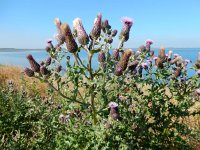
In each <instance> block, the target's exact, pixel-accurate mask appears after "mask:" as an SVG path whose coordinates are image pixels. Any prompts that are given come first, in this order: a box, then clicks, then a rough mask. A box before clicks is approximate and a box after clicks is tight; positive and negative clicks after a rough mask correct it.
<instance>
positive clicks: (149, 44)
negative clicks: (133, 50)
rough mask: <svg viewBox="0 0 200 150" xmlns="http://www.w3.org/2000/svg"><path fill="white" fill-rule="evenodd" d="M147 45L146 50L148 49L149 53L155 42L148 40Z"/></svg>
mask: <svg viewBox="0 0 200 150" xmlns="http://www.w3.org/2000/svg"><path fill="white" fill-rule="evenodd" d="M145 43H146V49H147V51H150V49H151V45H152V44H153V41H152V40H150V39H148V40H146V42H145Z"/></svg>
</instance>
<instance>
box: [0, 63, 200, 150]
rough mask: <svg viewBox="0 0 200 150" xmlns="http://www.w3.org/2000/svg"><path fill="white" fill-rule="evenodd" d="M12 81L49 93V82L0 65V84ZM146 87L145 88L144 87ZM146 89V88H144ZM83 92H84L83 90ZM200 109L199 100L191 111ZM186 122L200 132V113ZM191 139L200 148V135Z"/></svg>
mask: <svg viewBox="0 0 200 150" xmlns="http://www.w3.org/2000/svg"><path fill="white" fill-rule="evenodd" d="M10 81H12V82H13V83H14V84H15V86H16V87H17V88H18V89H19V88H22V85H24V86H25V87H26V90H27V92H28V93H29V94H30V95H32V94H33V93H34V92H37V93H39V94H40V95H41V96H46V95H47V90H46V89H47V87H48V86H47V84H45V83H41V82H40V81H39V80H37V79H35V78H29V77H26V76H24V75H23V70H22V68H19V67H16V66H2V65H0V86H5V85H6V84H8V83H9V82H10ZM144 89H145V88H144ZM80 91H82V89H80ZM144 91H146V90H144ZM81 93H82V92H81ZM199 109H200V102H197V103H196V104H195V106H194V107H192V108H191V109H190V111H195V110H199ZM182 121H183V123H184V124H186V125H188V126H189V128H191V129H194V130H196V131H199V132H200V115H196V116H193V117H188V118H182ZM186 138H188V140H189V143H190V145H191V146H192V147H193V148H194V149H196V150H200V135H199V136H198V137H194V138H191V137H186Z"/></svg>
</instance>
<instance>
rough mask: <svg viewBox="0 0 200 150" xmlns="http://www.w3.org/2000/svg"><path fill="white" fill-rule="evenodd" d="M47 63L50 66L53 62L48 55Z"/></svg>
mask: <svg viewBox="0 0 200 150" xmlns="http://www.w3.org/2000/svg"><path fill="white" fill-rule="evenodd" d="M45 64H46V65H47V66H49V65H50V64H51V57H48V58H47V59H46V61H45Z"/></svg>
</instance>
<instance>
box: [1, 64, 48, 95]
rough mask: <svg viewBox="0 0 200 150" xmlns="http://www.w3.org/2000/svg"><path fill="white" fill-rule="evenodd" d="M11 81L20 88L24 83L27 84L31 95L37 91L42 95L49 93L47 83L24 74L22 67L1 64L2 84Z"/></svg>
mask: <svg viewBox="0 0 200 150" xmlns="http://www.w3.org/2000/svg"><path fill="white" fill-rule="evenodd" d="M10 81H12V82H13V83H14V84H15V86H16V87H17V88H18V89H19V88H22V86H23V85H24V86H26V90H27V92H28V94H29V95H32V94H34V93H35V92H38V93H39V94H40V95H41V96H46V95H47V92H46V89H47V85H46V84H45V83H41V82H40V81H39V80H37V79H35V78H29V77H26V76H24V74H23V70H22V68H20V67H16V66H4V65H0V86H5V85H6V84H8V83H9V82H10ZM35 85H37V86H35Z"/></svg>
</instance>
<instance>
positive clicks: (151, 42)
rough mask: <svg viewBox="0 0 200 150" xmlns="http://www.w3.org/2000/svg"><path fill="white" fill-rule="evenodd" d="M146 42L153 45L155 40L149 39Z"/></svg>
mask: <svg viewBox="0 0 200 150" xmlns="http://www.w3.org/2000/svg"><path fill="white" fill-rule="evenodd" d="M145 43H146V45H152V44H153V41H152V40H150V39H147V40H146V41H145Z"/></svg>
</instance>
